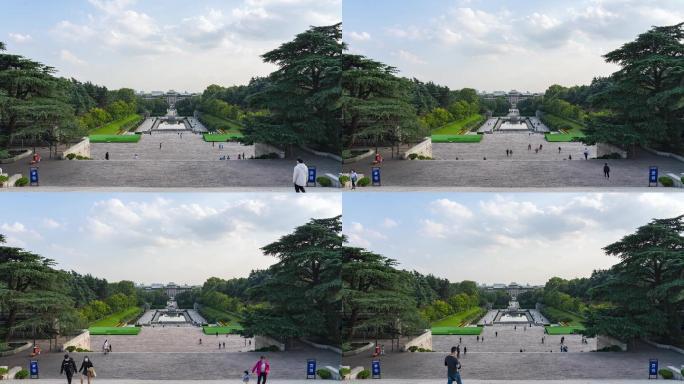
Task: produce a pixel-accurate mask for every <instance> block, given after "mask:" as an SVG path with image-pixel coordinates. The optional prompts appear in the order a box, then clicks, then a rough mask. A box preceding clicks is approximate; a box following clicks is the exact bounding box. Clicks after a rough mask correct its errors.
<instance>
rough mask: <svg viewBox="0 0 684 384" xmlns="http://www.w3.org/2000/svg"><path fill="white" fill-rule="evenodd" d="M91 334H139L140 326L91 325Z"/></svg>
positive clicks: (89, 329)
mask: <svg viewBox="0 0 684 384" xmlns="http://www.w3.org/2000/svg"><path fill="white" fill-rule="evenodd" d="M88 331H90V334H91V335H137V334H138V333H140V327H90V328H88Z"/></svg>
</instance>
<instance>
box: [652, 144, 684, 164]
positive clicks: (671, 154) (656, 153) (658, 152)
mask: <svg viewBox="0 0 684 384" xmlns="http://www.w3.org/2000/svg"><path fill="white" fill-rule="evenodd" d="M642 148H643V150H644V151H646V152H650V153H652V154H654V155H658V156H663V157H670V158H673V159H675V160H679V161H681V162H684V156H681V155H677V154H674V153H670V152H663V151H658V150H655V149H653V148H647V147H642Z"/></svg>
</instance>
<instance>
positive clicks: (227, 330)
mask: <svg viewBox="0 0 684 384" xmlns="http://www.w3.org/2000/svg"><path fill="white" fill-rule="evenodd" d="M243 329H244V328H242V325H240V324H237V323H236V324H234V325H225V326H221V327H209V326H206V327H202V330H203V331H204V334H205V335H215V334H216V332H218V334H219V335H227V334H231V333H237V332H239V331H242V330H243Z"/></svg>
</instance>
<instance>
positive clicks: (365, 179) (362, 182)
mask: <svg viewBox="0 0 684 384" xmlns="http://www.w3.org/2000/svg"><path fill="white" fill-rule="evenodd" d="M370 183H371V181H370V178H369V177H368V176H364V177H362V178H360V179H359V181H358V182H357V183H356V184H358V186H359V187H367V186H368V185H370Z"/></svg>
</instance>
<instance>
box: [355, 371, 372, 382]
mask: <svg viewBox="0 0 684 384" xmlns="http://www.w3.org/2000/svg"><path fill="white" fill-rule="evenodd" d="M370 377H371V373H370V371H369V370H367V369H364V370H363V371H361V372H359V374H358V375H356V378H357V379H361V380H364V379H369V378H370Z"/></svg>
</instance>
